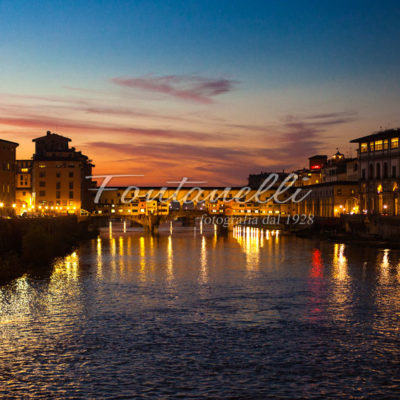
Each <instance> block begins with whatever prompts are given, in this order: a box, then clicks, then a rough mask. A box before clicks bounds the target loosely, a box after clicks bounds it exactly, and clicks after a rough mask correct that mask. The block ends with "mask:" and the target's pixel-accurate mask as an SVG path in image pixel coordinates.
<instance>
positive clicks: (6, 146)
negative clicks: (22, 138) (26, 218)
mask: <svg viewBox="0 0 400 400" xmlns="http://www.w3.org/2000/svg"><path fill="white" fill-rule="evenodd" d="M17 147H18V143H14V142H9V141H7V140H2V139H0V216H4V215H11V214H13V212H14V210H13V208H14V207H15V153H16V148H17ZM13 206H14V207H13Z"/></svg>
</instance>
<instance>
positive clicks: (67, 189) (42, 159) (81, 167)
mask: <svg viewBox="0 0 400 400" xmlns="http://www.w3.org/2000/svg"><path fill="white" fill-rule="evenodd" d="M33 142H34V143H35V153H34V155H33V163H32V199H33V203H34V206H35V207H36V210H37V211H40V212H42V213H51V214H57V213H62V214H65V213H78V212H80V210H88V211H90V210H91V208H92V196H93V192H91V191H90V190H89V189H91V188H92V187H93V182H92V180H91V179H87V178H86V177H87V176H91V175H92V167H93V164H92V162H91V160H89V158H88V157H87V156H85V155H84V154H82V153H81V152H80V151H76V150H75V148H74V147H72V148H70V147H69V142H71V139H69V138H67V137H64V136H61V135H58V134H57V133H51V132H50V131H48V132H47V134H46V136H42V137H39V138H37V139H33Z"/></svg>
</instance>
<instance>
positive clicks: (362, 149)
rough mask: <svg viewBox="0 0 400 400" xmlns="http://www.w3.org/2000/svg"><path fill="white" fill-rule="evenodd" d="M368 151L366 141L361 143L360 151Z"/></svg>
mask: <svg viewBox="0 0 400 400" xmlns="http://www.w3.org/2000/svg"><path fill="white" fill-rule="evenodd" d="M367 151H368V143H361V153H366V152H367Z"/></svg>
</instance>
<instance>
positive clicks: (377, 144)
mask: <svg viewBox="0 0 400 400" xmlns="http://www.w3.org/2000/svg"><path fill="white" fill-rule="evenodd" d="M379 150H383V140H377V141H376V142H375V151H379Z"/></svg>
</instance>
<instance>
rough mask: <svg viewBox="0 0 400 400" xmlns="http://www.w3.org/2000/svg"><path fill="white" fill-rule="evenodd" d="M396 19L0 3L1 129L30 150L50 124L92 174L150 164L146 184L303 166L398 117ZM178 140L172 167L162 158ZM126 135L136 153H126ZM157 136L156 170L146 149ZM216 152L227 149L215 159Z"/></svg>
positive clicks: (250, 4)
mask: <svg viewBox="0 0 400 400" xmlns="http://www.w3.org/2000/svg"><path fill="white" fill-rule="evenodd" d="M399 17H400V5H399V4H398V2H395V1H385V2H378V1H86V2H75V1H18V0H17V1H8V0H7V1H4V0H0V73H1V80H0V110H1V111H2V112H1V114H2V115H3V119H2V120H0V129H1V132H0V134H1V136H2V137H4V138H6V139H12V140H17V141H19V142H20V143H21V147H20V151H21V154H22V155H24V156H27V155H28V153H29V152H31V151H32V146H31V139H32V137H35V136H40V135H41V134H42V133H43V130H47V129H52V130H54V129H56V128H57V129H58V130H59V131H60V133H61V134H65V135H67V136H68V135H69V136H70V137H71V138H72V139H73V140H74V143H76V144H77V146H78V147H79V146H80V147H82V148H83V149H84V150H85V151H86V152H88V153H92V154H93V153H94V155H93V157H94V158H97V159H98V160H99V162H98V163H97V164H98V170H99V172H106V169H107V168H110V167H109V166H110V165H111V163H112V164H113V167H112V168H111V169H112V171H119V172H126V170H131V169H132V168H133V169H135V170H136V169H137V168H138V166H139V165H144V164H145V165H146V166H147V167H142V168H143V169H144V170H145V173H146V176H149V181H153V180H157V179H164V178H165V177H166V176H167V175H168V176H169V175H177V174H179V173H180V172H179V168H180V167H182V165H185V166H186V168H189V172H190V174H191V175H193V176H198V177H203V178H204V176H205V177H209V178H210V179H211V173H212V170H213V169H214V170H215V173H214V178H215V179H217V180H230V179H235V180H236V179H241V180H243V179H245V177H246V175H247V173H248V172H255V171H257V170H260V169H264V170H265V169H273V168H274V167H276V168H283V167H284V166H285V165H286V166H287V168H290V167H294V166H295V165H298V164H301V165H299V166H303V164H305V162H304V161H302V160H303V159H305V158H306V157H307V156H309V155H312V152H315V151H318V152H320V151H325V152H327V153H329V152H333V151H334V150H335V147H337V146H339V147H345V150H347V149H348V141H349V140H350V139H352V138H353V137H357V136H358V135H364V134H367V133H369V132H371V131H374V130H376V129H379V128H380V126H383V127H393V126H397V125H400V120H399V119H400V118H399V117H398V114H399V113H398V106H399V97H400V95H399V93H400V91H399V89H400V87H399V86H400V85H399V78H398V76H399V75H400V73H399V72H400V51H399V50H400V24H399V23H398V21H399ZM168 77H174V78H173V79H172V80H171V79H170V78H168ZM116 79H120V80H116ZM182 91H183V93H182ZM193 94H194V97H191V96H192V95H193ZM199 95H200V97H199ZM206 98H207V99H209V100H210V101H203V100H205V99H206ZM77 104H81V105H82V104H85V105H86V107H87V109H85V112H82V107H80V106H79V107H78V106H77ZM94 108H96V110H97V111H98V109H99V108H102V110H103V111H105V112H102V113H99V112H97V114H96V113H94V112H93V109H94ZM88 110H89V111H88ZM107 110H108V111H110V110H111V112H110V114H107V112H106V111H107ZM121 110H122V112H121ZM129 111H132V113H131V114H132V115H130V113H129ZM117 114H119V115H120V118H119V119H118V118H117ZM121 114H122V115H121ZM137 114H140V118H139V116H138V115H137ZM326 115H329V116H330V119H329V118H328V120H327V118H326ZM122 116H123V117H122ZM315 116H319V117H318V118H319V119H318V122H317V123H315V118H314V119H313V118H311V119H310V117H315ZM344 116H345V118H344ZM183 119H185V120H186V122H185V121H183ZM21 121H22V122H21ZM293 121H296V124H295V125H293ZM30 122H31V123H30ZM103 125H106V126H107V127H108V128H107V129H108V130H107V129H106V131H102V129H101V127H102V126H103ZM239 126H240V128H238V127H239ZM245 126H246V127H247V128H248V129H247V130H246V129H245ZM111 127H112V129H113V130H112V131H113V132H115V133H114V135H113V143H112V146H109V148H108V149H107V146H106V144H107V137H109V132H110V129H111ZM97 128H98V134H97V135H96V132H95V131H96V129H97ZM124 129H126V132H124ZM155 130H158V131H159V130H162V131H163V132H164V133H165V131H168V132H172V131H178V132H181V133H182V132H183V133H184V132H188V134H187V136H186V137H185V136H184V134H183V133H182V134H181V133H180V134H179V135H177V136H176V137H173V135H171V134H170V133H169V134H168V135H164V136H163V135H158V136H157V135H156V136H155V135H154V131H155ZM138 132H139V133H138ZM146 132H147V133H148V132H151V134H146ZM193 132H194V133H199V134H204V139H203V140H198V138H197V136H196V135H193ZM307 135H308V136H307ZM296 136H298V141H299V143H297V142H296ZM305 137H306V138H307V137H308V140H306V139H305ZM183 142H184V143H185V145H187V146H191V147H190V149H186V151H185V149H181V151H182V160H181V161H182V163H181V165H179V163H178V162H177V161H176V160H172V159H171V157H170V153H171V148H172V146H173V145H174V144H179V145H182V143H183ZM134 143H137V145H138V146H139V147H138V148H140V149H141V150H142V153H141V154H142V155H143V156H142V157H139V159H140V162H139V161H137V162H135V154H136V153H137V152H136V151H135V148H134V146H133V147H132V148H130V153H129V152H127V151H125V149H126V148H127V147H126V145H127V144H129V145H133V144H134ZM22 144H23V145H24V146H23V148H22ZM155 144H156V145H158V146H161V147H162V149H164V151H165V154H164V155H163V150H162V149H161V148H160V149H159V154H158V156H157V159H160V158H162V159H163V161H164V162H165V167H164V168H163V170H164V171H165V176H164V175H163V176H161V175H160V174H159V173H156V172H154V171H155V170H156V169H157V164H156V159H155V157H152V156H151V155H150V154H148V153H150V148H151V146H152V145H155ZM244 144H245V145H244ZM118 146H119V147H118ZM196 146H197V148H198V149H199V154H203V156H204V161H201V160H199V159H197V160H196V159H195V158H196V157H194V155H193V151H194V149H195V148H196ZM263 146H265V152H264V153H263V152H262V151H261V150H262V149H263ZM285 147H286V148H288V149H289V150H290V151H288V159H287V161H284V160H283V159H282V157H284V151H283V150H284V148H285ZM271 148H272V149H274V148H276V149H277V151H281V152H280V154H281V157H280V159H279V160H276V159H273V157H271V151H270V150H271ZM295 148H298V150H299V151H298V154H297V155H296V153H295V151H293V149H295ZM218 149H220V150H221V152H222V151H224V149H225V150H226V153H227V154H229V156H227V155H225V156H224V159H223V161H221V159H219V160H216V162H215V163H214V162H213V158H212V157H216V156H215V154H217V153H218ZM122 150H123V151H122ZM243 151H246V154H243ZM310 153H311V154H310ZM146 154H147V156H146ZM107 157H109V158H107ZM146 157H147V158H146ZM237 157H242V160H243V161H244V162H248V170H246V171H244V170H243V168H242V170H243V171H239V170H238V169H237V163H238V160H237ZM124 160H125V162H124ZM278 161H279V162H278ZM213 164H215V165H214V166H213ZM106 165H107V168H106V167H105V166H106ZM188 165H189V166H190V167H188ZM246 165H247V164H246ZM217 170H218V171H217ZM136 172H137V171H136ZM182 174H183V172H182V173H181V175H182ZM150 176H153V177H152V178H151V177H150ZM177 178H178V177H177Z"/></svg>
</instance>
